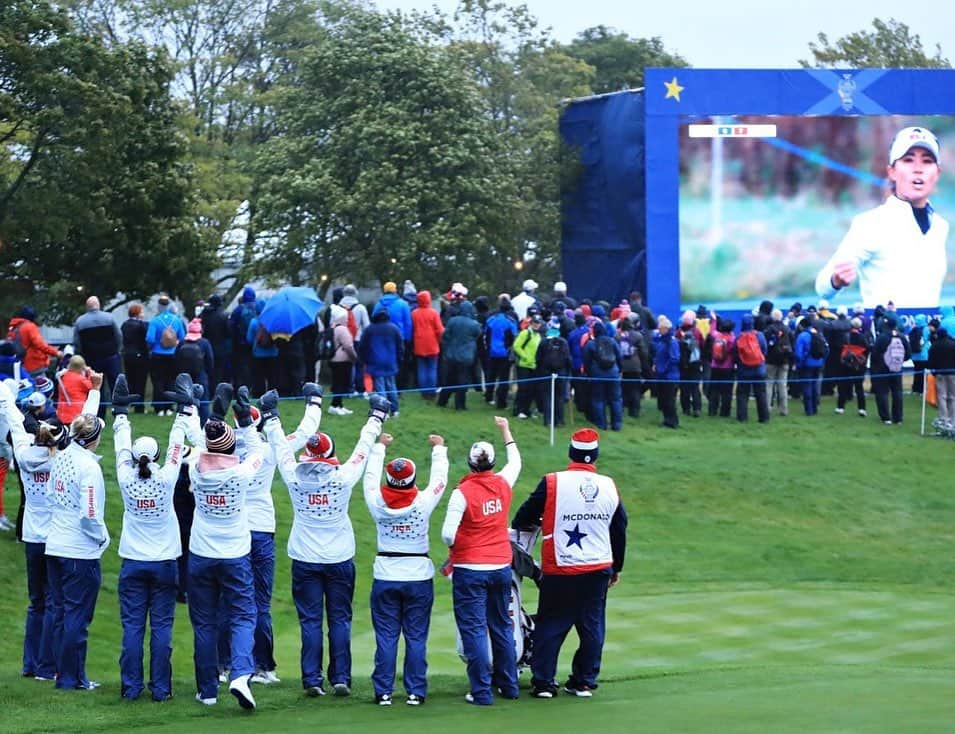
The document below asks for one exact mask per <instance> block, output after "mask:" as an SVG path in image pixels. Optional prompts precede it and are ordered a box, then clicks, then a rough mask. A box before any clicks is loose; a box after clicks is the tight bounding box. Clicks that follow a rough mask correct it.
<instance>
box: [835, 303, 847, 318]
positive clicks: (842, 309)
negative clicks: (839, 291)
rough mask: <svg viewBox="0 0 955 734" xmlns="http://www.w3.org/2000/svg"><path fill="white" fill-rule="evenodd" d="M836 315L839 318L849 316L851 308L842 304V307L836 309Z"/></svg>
mask: <svg viewBox="0 0 955 734" xmlns="http://www.w3.org/2000/svg"><path fill="white" fill-rule="evenodd" d="M836 315H837V316H848V315H849V307H848V306H846V305H845V304H842V305H841V306H839V307H838V308H837V309H836Z"/></svg>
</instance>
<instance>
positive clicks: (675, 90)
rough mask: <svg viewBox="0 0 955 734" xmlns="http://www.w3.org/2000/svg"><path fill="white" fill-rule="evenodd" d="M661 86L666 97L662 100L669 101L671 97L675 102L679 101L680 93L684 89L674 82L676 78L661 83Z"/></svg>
mask: <svg viewBox="0 0 955 734" xmlns="http://www.w3.org/2000/svg"><path fill="white" fill-rule="evenodd" d="M663 86H664V87H666V88H667V95H666V97H664V98H663V99H670V98H671V97H672V98H673V99H675V100H676V101H677V102H679V101H680V92H682V91H683V90H684V89H685V88H686V87H681V86H680V83H679V82H678V81H677V80H676V77H673V79H672V80H671V81H668V82H663Z"/></svg>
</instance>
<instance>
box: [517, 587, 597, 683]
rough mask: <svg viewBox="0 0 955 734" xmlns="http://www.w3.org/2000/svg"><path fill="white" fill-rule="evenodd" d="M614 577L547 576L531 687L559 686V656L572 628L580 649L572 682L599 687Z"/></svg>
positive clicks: (537, 622)
mask: <svg viewBox="0 0 955 734" xmlns="http://www.w3.org/2000/svg"><path fill="white" fill-rule="evenodd" d="M609 583H610V577H609V576H608V575H607V574H606V573H586V574H581V575H579V576H544V578H543V579H542V580H541V585H540V596H539V597H538V603H537V618H536V620H535V625H536V626H535V627H534V637H533V640H534V656H533V657H532V658H531V675H532V679H531V684H532V685H534V686H536V687H538V688H548V687H551V686H554V685H556V676H557V656H558V655H559V654H560V648H561V646H562V645H563V644H564V638H566V637H567V633H568V632H569V631H570V628H571V627H573V628H575V629H576V630H577V637H578V638H579V639H580V646H579V647H578V648H577V652H575V653H574V659H573V662H572V663H571V669H570V670H571V672H570V678H569V679H568V683H569V684H570V685H572V686H574V687H579V686H583V685H586V686H589V687H590V688H596V687H597V675H598V674H599V673H600V658H601V655H602V654H603V645H604V636H605V633H606V626H607V623H606V619H605V612H606V607H607V588H608V584H609Z"/></svg>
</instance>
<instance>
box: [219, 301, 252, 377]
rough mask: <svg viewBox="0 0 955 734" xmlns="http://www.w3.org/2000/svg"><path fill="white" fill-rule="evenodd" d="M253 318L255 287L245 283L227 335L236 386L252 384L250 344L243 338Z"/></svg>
mask: <svg viewBox="0 0 955 734" xmlns="http://www.w3.org/2000/svg"><path fill="white" fill-rule="evenodd" d="M254 318H255V289H254V288H253V287H252V286H249V285H247V286H246V287H245V288H243V289H242V296H241V298H240V299H239V303H238V305H236V307H235V308H234V309H232V313H231V314H230V315H229V335H230V337H231V338H232V379H233V384H234V385H235V386H236V387H238V386H239V385H251V384H252V346H251V345H250V344H249V343H248V342H247V341H246V340H245V335H246V334H247V333H248V331H249V324H250V323H251V322H252V319H254ZM216 384H218V383H216ZM259 394H261V393H259Z"/></svg>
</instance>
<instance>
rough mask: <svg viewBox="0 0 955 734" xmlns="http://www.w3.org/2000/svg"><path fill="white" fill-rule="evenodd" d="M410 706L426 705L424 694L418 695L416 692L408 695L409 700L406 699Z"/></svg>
mask: <svg viewBox="0 0 955 734" xmlns="http://www.w3.org/2000/svg"><path fill="white" fill-rule="evenodd" d="M405 703H406V704H408V705H409V706H423V705H424V696H418V695H416V694H414V693H411V694H409V695H408V700H407V701H405Z"/></svg>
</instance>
